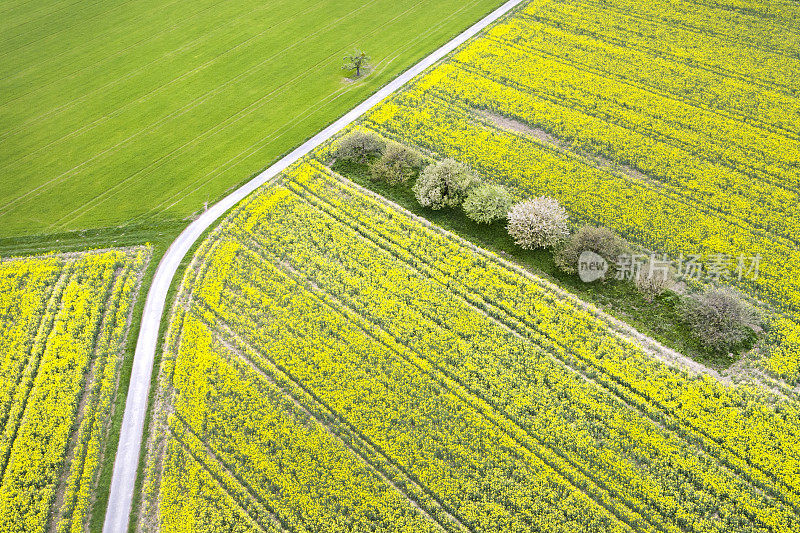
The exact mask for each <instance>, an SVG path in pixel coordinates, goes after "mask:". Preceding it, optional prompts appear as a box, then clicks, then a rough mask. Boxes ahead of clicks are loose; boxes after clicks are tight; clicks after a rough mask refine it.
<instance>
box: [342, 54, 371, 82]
mask: <svg viewBox="0 0 800 533" xmlns="http://www.w3.org/2000/svg"><path fill="white" fill-rule="evenodd" d="M368 64H369V56H368V55H367V54H365V53H364V52H362V51H361V50H355V51H353V52H352V53H351V54H348V55H346V56H344V65H342V69H343V70H355V71H356V78H358V77H360V76H361V69H363V68H366V66H367V65H368Z"/></svg>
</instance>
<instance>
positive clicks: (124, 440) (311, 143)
mask: <svg viewBox="0 0 800 533" xmlns="http://www.w3.org/2000/svg"><path fill="white" fill-rule="evenodd" d="M523 1H524V0H509V1H508V2H506V3H505V4H503V5H502V6H500V7H499V8H498V9H496V10H495V11H493V12H492V13H490V14H489V15H487V16H486V17H484V18H483V19H481V20H480V21H478V22H477V23H475V24H474V25H473V26H471V27H470V28H469V29H467V30H465V31H464V32H463V33H461V34H459V35H458V36H457V37H455V38H454V39H453V40H451V41H449V42H448V43H447V44H445V45H444V46H442V47H441V48H439V49H437V50H436V51H434V52H433V53H432V54H430V55H429V56H427V57H426V58H424V59H423V60H422V61H420V62H419V63H417V64H416V65H414V66H413V67H411V68H410V69H408V70H407V71H405V72H403V73H402V74H400V75H399V76H398V77H397V78H395V79H394V80H392V81H391V82H389V83H388V84H387V85H385V86H384V87H382V88H381V89H379V90H378V91H377V92H376V93H375V94H373V95H372V96H370V97H369V98H367V99H366V100H364V101H363V102H362V103H361V104H359V105H358V106H356V107H355V108H354V109H352V110H351V111H350V112H348V113H347V114H345V115H344V116H342V117H341V118H340V119H339V120H337V121H336V122H334V123H333V124H331V125H330V126H328V127H327V128H325V129H324V130H322V131H321V132H319V133H317V134H316V135H314V136H313V137H312V138H310V139H309V140H307V141H306V142H304V143H303V144H302V145H300V146H299V147H297V148H296V149H295V150H293V151H292V152H291V153H289V154H288V155H286V156H284V157H283V158H282V159H280V160H279V161H278V162H277V163H275V164H274V165H272V166H270V167H269V168H268V169H266V170H265V171H264V172H262V173H261V174H259V175H258V176H256V177H255V178H253V179H252V180H251V181H249V182H247V183H246V184H245V185H243V186H242V187H240V188H239V189H237V190H235V191H234V192H232V193H231V194H230V195H228V196H226V197H225V198H223V199H222V200H220V201H219V202H218V203H217V204H214V206H212V207H211V208H209V209H208V210H207V211H206V212H205V213H203V214H202V215H201V216H200V217H199V218H198V219H197V220H195V221H194V222H192V223H191V224H190V225H189V226H188V227H187V228H186V229H185V230H184V231H183V233H181V234H180V235H179V236H178V238H177V239H175V241H174V242H173V243H172V245H170V247H169V249H167V252H166V253H165V254H164V257H163V258H162V259H161V262H160V263H159V265H158V269H157V270H156V273H155V277H154V278H153V282H152V285H151V286H150V290H149V292H148V293H147V301H146V302H145V306H144V312H143V314H142V321H141V327H140V330H139V338H138V340H137V343H136V352H135V355H134V360H133V370H132V372H131V381H130V388H129V389H128V397H127V400H126V402H125V414H124V415H123V419H122V429H121V431H120V440H119V447H118V448H117V455H116V458H115V460H114V473H113V477H112V478H111V492H110V495H109V499H108V507H107V508H106V517H105V524H104V525H103V531H104V533H122V532H126V531H127V530H128V520H129V518H130V511H131V502H132V499H133V491H134V487H135V484H136V472H137V468H138V466H139V455H140V452H141V450H140V448H141V443H142V432H143V431H144V421H145V417H146V414H147V400H148V396H149V393H150V379H151V377H152V372H153V361H154V359H155V352H156V347H157V345H158V331H159V327H160V325H161V316H162V315H163V313H164V307H165V305H166V299H167V292H168V291H169V287H170V285H171V284H172V280H173V278H174V277H175V272H176V271H177V270H178V267H179V266H180V264H181V261H182V260H183V258H184V257H185V256H186V254H187V252H188V251H189V249H190V248H191V247H192V245H193V244H194V243H195V242H196V241H197V239H199V238H200V236H201V235H202V234H203V232H204V231H205V230H206V229H208V228H209V227H210V226H211V225H212V224H214V223H215V222H217V220H219V218H220V217H221V216H222V215H223V214H225V212H226V211H228V209H230V208H231V207H233V206H234V205H236V204H237V203H238V202H239V201H241V200H242V199H243V198H245V197H246V196H247V195H248V194H250V193H251V192H253V191H254V190H256V189H257V188H258V187H260V186H261V185H263V184H264V183H266V182H267V181H269V180H270V179H272V178H274V177H275V176H277V175H278V174H280V173H281V172H282V171H283V170H285V169H286V168H287V167H288V166H289V165H291V164H292V163H294V162H296V161H297V160H298V159H300V158H301V157H303V156H304V155H306V154H308V153H309V152H311V151H312V150H314V149H315V148H316V147H318V146H319V145H320V144H322V143H324V142H325V141H327V140H328V139H330V138H331V137H333V136H334V135H335V134H336V133H338V132H339V131H341V130H342V129H343V128H344V127H346V126H347V125H349V124H350V123H352V122H353V121H354V120H356V119H357V118H359V117H360V116H361V115H363V114H364V113H365V112H366V111H367V110H369V109H370V108H371V107H373V106H374V105H375V104H377V103H379V102H380V101H381V100H383V99H384V98H386V97H387V96H389V95H391V94H392V93H394V92H395V91H397V90H398V89H399V88H401V87H402V86H403V85H405V84H406V83H408V82H409V81H410V80H412V79H413V78H414V77H416V76H417V75H418V74H420V73H421V72H422V71H424V70H425V69H426V68H428V67H430V66H431V65H433V64H434V63H436V62H437V61H439V60H440V59H442V58H443V57H444V56H445V55H447V54H448V53H450V52H452V51H453V50H454V49H455V48H456V47H458V46H459V45H461V44H463V43H464V42H465V41H466V40H467V39H470V38H471V37H473V36H475V35H476V34H477V33H478V32H480V31H481V30H483V29H484V28H486V27H487V26H488V25H490V24H491V23H493V22H494V21H496V20H497V19H498V18H500V17H501V16H503V15H504V14H506V13H507V12H509V11H510V10H511V9H513V8H514V7H516V6H517V5H518V4H520V3H522V2H523Z"/></svg>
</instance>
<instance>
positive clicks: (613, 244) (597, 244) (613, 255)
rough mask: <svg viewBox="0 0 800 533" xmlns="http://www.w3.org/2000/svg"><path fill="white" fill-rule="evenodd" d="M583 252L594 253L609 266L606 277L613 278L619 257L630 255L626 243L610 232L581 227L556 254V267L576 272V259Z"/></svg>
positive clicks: (608, 230)
mask: <svg viewBox="0 0 800 533" xmlns="http://www.w3.org/2000/svg"><path fill="white" fill-rule="evenodd" d="M583 252H594V253H596V254H597V255H599V256H600V257H602V258H603V259H605V260H606V261H607V262H608V264H609V271H608V272H607V273H606V276H608V277H613V276H614V275H615V273H616V271H615V267H614V265H615V264H616V261H617V258H618V257H619V256H620V255H630V254H632V250H631V246H630V244H628V241H626V240H625V239H623V238H622V237H620V236H619V235H617V234H616V233H614V232H613V231H611V230H610V229H608V228H606V227H603V226H600V227H595V226H583V227H582V228H580V229H579V230H578V231H576V232H575V233H574V234H572V235H571V236H570V237H569V239H567V240H566V241H565V242H564V245H563V246H562V247H561V248H560V249H559V250H558V251H557V252H556V254H555V256H554V259H555V263H556V266H557V267H558V268H560V269H561V270H562V271H564V272H568V273H570V274H574V273H576V272H577V271H578V258H579V257H580V255H581V254H582V253H583Z"/></svg>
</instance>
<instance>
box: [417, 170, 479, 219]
mask: <svg viewBox="0 0 800 533" xmlns="http://www.w3.org/2000/svg"><path fill="white" fill-rule="evenodd" d="M479 183H480V180H479V179H478V178H477V177H476V176H475V174H473V173H472V171H471V170H470V168H469V167H468V166H466V165H465V164H463V163H459V162H458V161H456V160H454V159H444V160H442V161H439V162H438V163H434V164H432V165H428V166H427V167H425V170H423V171H422V174H420V176H419V178H417V182H416V183H415V184H414V196H416V198H417V201H418V202H419V203H420V205H421V206H423V207H429V208H431V209H442V208H443V207H456V206H458V205H459V204H461V203H462V202H463V201H464V199H465V198H466V197H467V192H469V190H470V189H471V188H472V187H474V186H475V185H478V184H479Z"/></svg>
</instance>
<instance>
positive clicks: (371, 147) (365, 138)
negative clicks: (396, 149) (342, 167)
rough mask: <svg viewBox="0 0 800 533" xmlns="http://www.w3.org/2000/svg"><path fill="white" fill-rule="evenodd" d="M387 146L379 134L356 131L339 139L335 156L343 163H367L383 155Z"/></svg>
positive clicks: (334, 151)
mask: <svg viewBox="0 0 800 533" xmlns="http://www.w3.org/2000/svg"><path fill="white" fill-rule="evenodd" d="M385 146H386V141H384V140H383V139H382V138H381V136H380V135H378V134H377V133H374V132H371V131H365V130H355V131H352V132H350V133H348V134H347V135H345V136H344V137H342V138H341V139H339V141H338V142H337V143H336V147H335V148H334V149H333V156H334V157H335V158H336V159H340V160H342V161H353V162H354V163H366V162H367V161H369V159H370V158H371V157H376V156H379V155H381V153H382V152H383V149H384V147H385Z"/></svg>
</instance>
